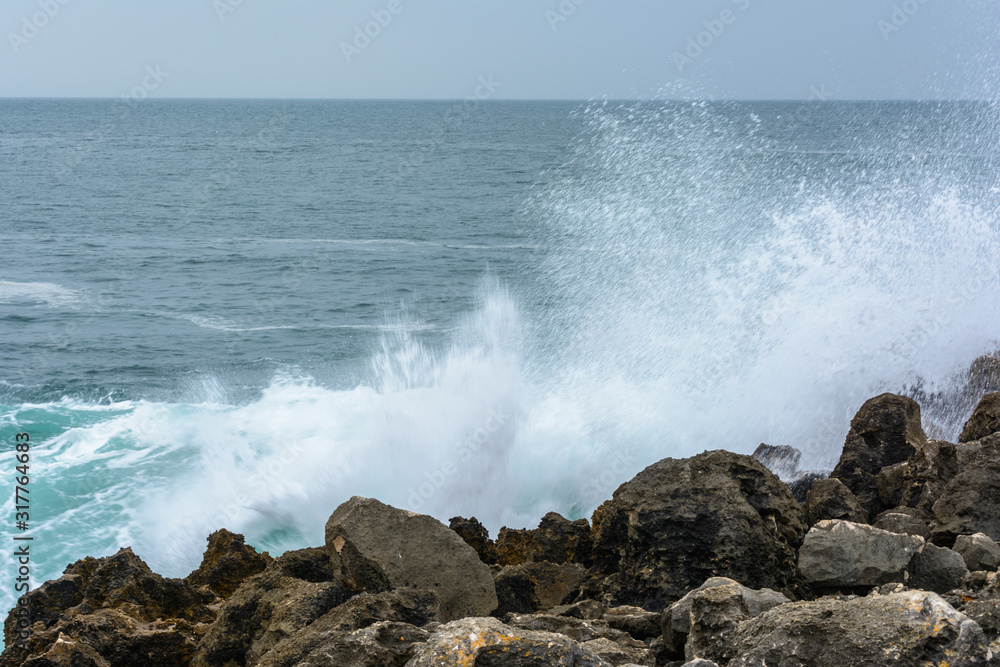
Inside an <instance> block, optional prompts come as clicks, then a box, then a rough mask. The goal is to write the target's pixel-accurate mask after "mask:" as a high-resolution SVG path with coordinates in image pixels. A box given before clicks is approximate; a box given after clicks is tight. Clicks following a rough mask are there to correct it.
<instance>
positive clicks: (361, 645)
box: [261, 621, 430, 667]
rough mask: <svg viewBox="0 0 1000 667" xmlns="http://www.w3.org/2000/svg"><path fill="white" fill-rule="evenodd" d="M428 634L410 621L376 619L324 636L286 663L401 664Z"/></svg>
mask: <svg viewBox="0 0 1000 667" xmlns="http://www.w3.org/2000/svg"><path fill="white" fill-rule="evenodd" d="M304 632H306V633H309V632H311V630H310V629H306V630H305V631H304ZM428 637H430V633H429V632H427V631H426V630H424V629H422V628H418V627H415V626H412V625H410V624H409V623H394V622H391V621H379V622H378V623H375V624H374V625H369V626H368V627H365V628H362V629H360V630H355V631H353V632H350V633H348V634H344V635H340V634H335V635H330V636H327V637H324V638H323V639H322V641H320V642H318V644H317V645H316V646H315V647H314V648H313V649H312V650H311V651H309V652H308V653H306V654H305V655H303V656H301V657H300V658H299V659H297V661H296V662H295V663H285V664H289V665H291V664H294V665H295V667H329V666H330V665H336V666H337V667H404V665H406V663H407V662H409V660H410V659H411V658H412V657H413V655H414V654H415V653H416V649H417V648H418V647H420V646H421V645H422V644H423V643H424V642H425V641H427V638H428ZM261 664H263V663H261Z"/></svg>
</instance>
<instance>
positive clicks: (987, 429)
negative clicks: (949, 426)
mask: <svg viewBox="0 0 1000 667" xmlns="http://www.w3.org/2000/svg"><path fill="white" fill-rule="evenodd" d="M994 433H1000V392H994V393H992V394H987V395H986V396H983V397H982V398H981V399H980V400H979V405H977V406H976V409H975V410H974V411H973V413H972V416H971V417H969V421H967V422H965V426H964V427H963V428H962V435H960V436H959V437H958V441H959V442H971V441H973V440H982V439H983V438H985V437H986V436H988V435H993V434H994Z"/></svg>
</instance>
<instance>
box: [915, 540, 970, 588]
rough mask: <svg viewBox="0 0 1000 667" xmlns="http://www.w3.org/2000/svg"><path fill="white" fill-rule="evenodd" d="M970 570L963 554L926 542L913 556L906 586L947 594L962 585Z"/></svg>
mask: <svg viewBox="0 0 1000 667" xmlns="http://www.w3.org/2000/svg"><path fill="white" fill-rule="evenodd" d="M968 574H969V568H967V567H966V566H965V561H964V560H962V556H961V554H958V553H956V552H954V551H952V550H951V549H947V548H945V547H938V546H934V545H933V544H931V543H929V542H925V543H924V545H923V546H922V547H921V548H920V551H918V552H917V553H916V554H914V556H913V560H911V561H910V565H909V568H908V575H909V576H908V577H907V580H906V585H907V586H909V587H910V588H919V589H921V590H926V591H934V592H935V593H947V592H948V591H950V590H954V589H956V588H958V587H959V586H961V585H962V582H963V581H964V580H965V577H966V575H968Z"/></svg>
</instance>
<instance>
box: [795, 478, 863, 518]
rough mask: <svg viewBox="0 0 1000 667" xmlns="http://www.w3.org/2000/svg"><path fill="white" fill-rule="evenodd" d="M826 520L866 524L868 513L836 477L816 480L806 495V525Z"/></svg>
mask: <svg viewBox="0 0 1000 667" xmlns="http://www.w3.org/2000/svg"><path fill="white" fill-rule="evenodd" d="M827 519H842V520H844V521H851V522H853V523H868V512H866V511H865V510H864V508H863V507H861V503H859V502H858V499H857V498H855V497H854V494H853V493H851V490H850V489H848V488H847V487H846V486H844V483H843V482H841V481H840V480H839V479H837V478H836V477H831V478H829V479H821V480H818V481H817V482H815V483H814V484H813V485H812V488H811V489H809V493H807V494H806V523H808V524H809V525H810V526H812V525H815V524H817V523H819V522H820V521H824V520H827Z"/></svg>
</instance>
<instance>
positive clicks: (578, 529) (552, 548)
mask: <svg viewBox="0 0 1000 667" xmlns="http://www.w3.org/2000/svg"><path fill="white" fill-rule="evenodd" d="M531 532H532V535H531V542H530V545H529V547H528V549H527V554H526V556H527V558H526V560H528V561H548V562H550V563H580V564H581V565H589V564H590V561H591V551H592V550H593V547H594V539H593V538H592V537H591V534H590V524H589V523H587V520H586V519H579V520H577V521H570V520H569V519H565V518H563V517H562V516H561V515H559V514H557V513H555V512H549V513H548V514H546V515H545V516H544V517H542V520H541V522H540V523H539V524H538V528H537V529H536V530H534V531H531Z"/></svg>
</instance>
